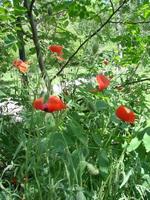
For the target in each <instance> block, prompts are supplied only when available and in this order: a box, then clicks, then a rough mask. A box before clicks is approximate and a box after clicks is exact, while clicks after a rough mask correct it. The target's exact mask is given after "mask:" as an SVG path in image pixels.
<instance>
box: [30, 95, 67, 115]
mask: <svg viewBox="0 0 150 200" xmlns="http://www.w3.org/2000/svg"><path fill="white" fill-rule="evenodd" d="M33 107H34V108H35V109H36V110H42V111H45V112H55V111H59V110H63V109H65V108H67V106H66V104H65V103H64V102H63V101H62V100H61V99H60V98H59V97H57V96H51V97H49V99H48V101H47V102H46V103H44V99H43V98H42V97H41V98H39V99H35V100H34V101H33Z"/></svg>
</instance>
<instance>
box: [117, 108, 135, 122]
mask: <svg viewBox="0 0 150 200" xmlns="http://www.w3.org/2000/svg"><path fill="white" fill-rule="evenodd" d="M116 116H117V117H118V118H119V119H121V120H122V121H125V122H128V123H131V124H133V123H134V122H135V113H134V112H133V111H131V110H130V109H128V108H127V107H125V106H124V105H121V106H119V107H118V108H117V110H116Z"/></svg>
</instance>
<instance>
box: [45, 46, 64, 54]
mask: <svg viewBox="0 0 150 200" xmlns="http://www.w3.org/2000/svg"><path fill="white" fill-rule="evenodd" d="M48 49H49V50H50V51H51V52H52V53H57V55H58V56H60V55H62V54H63V52H62V50H63V47H62V46H60V45H51V46H49V47H48Z"/></svg>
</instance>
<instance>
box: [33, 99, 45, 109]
mask: <svg viewBox="0 0 150 200" xmlns="http://www.w3.org/2000/svg"><path fill="white" fill-rule="evenodd" d="M33 107H34V108H35V109H36V110H44V99H43V98H42V97H41V98H39V99H35V100H34V101H33Z"/></svg>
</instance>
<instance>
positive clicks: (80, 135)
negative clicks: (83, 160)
mask: <svg viewBox="0 0 150 200" xmlns="http://www.w3.org/2000/svg"><path fill="white" fill-rule="evenodd" d="M68 131H69V132H71V133H72V134H73V135H74V136H75V137H76V138H77V139H78V140H79V141H80V142H81V143H82V144H84V145H86V144H87V141H88V138H87V135H86V134H85V133H84V130H83V128H82V126H81V125H80V124H79V123H78V122H77V121H76V120H74V119H72V120H70V121H69V123H68Z"/></svg>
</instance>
